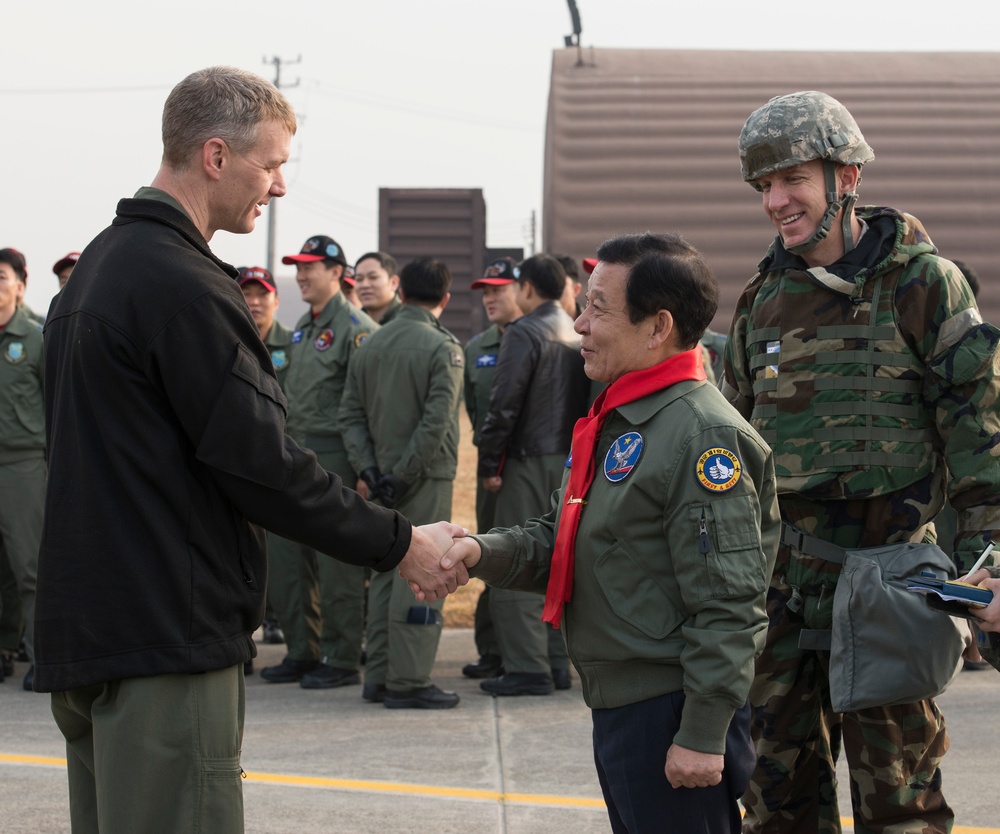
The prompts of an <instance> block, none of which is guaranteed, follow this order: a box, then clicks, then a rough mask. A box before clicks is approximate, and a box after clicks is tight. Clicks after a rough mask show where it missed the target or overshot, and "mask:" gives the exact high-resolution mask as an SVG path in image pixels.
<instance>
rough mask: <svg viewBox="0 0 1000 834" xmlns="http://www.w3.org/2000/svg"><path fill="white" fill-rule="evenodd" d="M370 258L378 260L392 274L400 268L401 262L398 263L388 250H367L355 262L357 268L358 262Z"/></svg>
mask: <svg viewBox="0 0 1000 834" xmlns="http://www.w3.org/2000/svg"><path fill="white" fill-rule="evenodd" d="M368 258H372V259H373V260H376V261H378V262H379V265H380V266H381V267H382V269H384V270H385V271H386V272H388V273H389V275H390V276H393V275H396V274H397V272H396V271H397V270H398V269H399V264H397V263H396V259H395V258H394V257H393V256H392V255H390V254H389V253H388V252H365V254H363V255H362V256H361V257H360V258H358V259H357V260H356V261H355V262H354V268H355V269H357V268H358V264H359V263H361V262H362V261H364V260H367V259H368Z"/></svg>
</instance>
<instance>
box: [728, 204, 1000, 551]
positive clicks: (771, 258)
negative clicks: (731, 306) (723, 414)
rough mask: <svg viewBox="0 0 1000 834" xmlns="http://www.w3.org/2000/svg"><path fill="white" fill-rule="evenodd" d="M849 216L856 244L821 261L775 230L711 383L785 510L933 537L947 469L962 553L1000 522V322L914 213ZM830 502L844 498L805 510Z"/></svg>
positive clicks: (819, 524) (819, 530)
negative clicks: (769, 459) (768, 457)
mask: <svg viewBox="0 0 1000 834" xmlns="http://www.w3.org/2000/svg"><path fill="white" fill-rule="evenodd" d="M858 216H859V218H861V219H862V220H863V221H864V222H865V223H866V224H867V229H866V232H865V234H864V236H863V237H862V238H861V241H860V242H859V244H858V246H857V247H856V248H855V249H854V250H852V251H851V252H849V253H847V254H846V255H845V256H844V257H843V258H842V259H841V260H839V261H838V262H837V263H835V264H831V265H830V266H828V267H825V268H824V267H814V268H812V269H809V268H807V266H806V264H805V262H804V261H802V260H801V259H800V258H798V257H797V256H795V255H792V254H790V253H788V252H787V251H786V250H785V249H784V247H783V246H782V245H781V242H780V239H776V240H775V242H774V243H773V244H772V246H771V248H770V249H769V250H768V252H767V254H766V256H765V257H764V259H763V260H762V261H761V263H760V265H759V267H758V269H759V272H758V273H757V275H755V276H754V277H753V278H752V279H751V280H750V281H749V282H748V284H747V286H746V287H745V288H744V291H743V294H742V296H741V298H740V300H739V302H738V304H737V309H736V313H735V315H734V318H733V324H732V327H731V329H730V334H729V340H728V342H727V345H726V361H725V379H724V381H723V385H722V389H723V393H725V394H726V396H727V398H728V399H729V401H730V402H731V403H733V405H734V406H736V408H737V409H738V410H739V411H740V413H741V414H743V415H744V417H746V418H747V419H748V420H749V421H750V422H751V424H752V425H753V426H754V428H756V429H757V430H758V431H759V432H760V434H761V436H762V437H764V438H765V440H767V441H768V443H770V444H771V445H772V447H773V449H774V452H775V470H776V472H777V476H778V484H779V496H780V497H781V498H782V505H783V514H784V515H785V517H786V520H789V521H792V523H795V524H797V526H800V527H804V528H811V529H810V530H808V531H809V532H813V533H814V534H815V535H818V536H820V537H822V538H825V539H827V540H830V541H834V542H836V543H837V544H840V545H841V546H844V547H856V546H873V545H877V544H884V543H890V542H894V541H908V540H922V539H925V538H930V537H931V536H932V535H933V533H932V532H931V530H932V528H931V526H930V525H931V522H932V520H933V517H934V515H935V514H936V513H937V512H938V510H939V509H940V508H941V506H942V504H943V502H944V497H945V493H944V490H945V483H946V480H947V479H948V472H949V471H950V473H951V477H950V481H949V482H948V484H947V490H948V496H949V497H950V498H951V500H952V503H953V505H954V507H955V508H956V510H958V512H959V524H958V536H957V540H958V544H957V550H958V554H957V555H956V559H957V561H958V563H959V566H960V567H962V566H964V565H965V564H969V563H971V562H972V561H973V560H974V559H975V557H976V555H977V554H978V553H979V552H980V551H981V550H982V548H983V543H984V541H985V539H987V538H990V537H992V535H993V534H994V532H997V531H996V530H995V528H1000V413H998V410H997V407H996V404H997V400H998V399H1000V377H998V376H997V371H998V369H1000V362H998V357H997V346H998V343H1000V331H998V330H997V329H996V328H995V327H993V326H992V325H989V324H985V323H983V321H982V319H981V317H980V315H979V310H978V308H977V307H976V302H975V299H974V298H973V296H972V293H971V291H970V290H969V288H968V286H967V284H966V283H965V282H964V281H963V280H962V278H961V274H960V272H959V270H958V269H957V267H955V266H954V265H953V264H952V263H951V262H949V261H946V260H944V259H943V258H939V257H937V256H936V253H937V249H936V248H935V246H934V244H933V243H932V242H931V240H930V238H929V236H928V235H927V233H926V231H925V230H924V228H923V226H921V225H920V222H919V221H918V220H916V218H914V217H911V216H910V215H906V214H902V213H900V212H897V211H896V210H895V209H890V208H874V207H867V208H864V209H861V210H859V211H858ZM799 499H802V502H801V504H797V502H798V501H799ZM831 501H837V502H853V503H850V506H848V505H843V504H842V505H841V506H840V509H836V508H830V507H827V509H826V510H824V511H821V512H818V511H817V508H816V506H815V504H816V503H817V502H818V503H820V504H824V503H827V502H831ZM845 508H846V509H845ZM785 510H788V511H787V512H785ZM949 544H950V543H945V548H946V549H947V548H948V546H949Z"/></svg>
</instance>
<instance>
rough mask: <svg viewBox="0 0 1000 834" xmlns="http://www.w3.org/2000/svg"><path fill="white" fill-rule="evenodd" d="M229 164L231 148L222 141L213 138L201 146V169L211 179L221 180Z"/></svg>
mask: <svg viewBox="0 0 1000 834" xmlns="http://www.w3.org/2000/svg"><path fill="white" fill-rule="evenodd" d="M228 164H229V146H228V145H227V144H226V143H225V142H224V141H222V139H219V138H218V137H213V138H212V139H209V140H208V141H207V142H205V144H204V145H202V146H201V167H202V169H203V170H204V171H205V173H206V174H207V175H208V176H209V177H210V178H211V179H213V180H217V179H219V178H220V177H221V176H222V171H223V169H224V168H225V167H226V166H227V165H228Z"/></svg>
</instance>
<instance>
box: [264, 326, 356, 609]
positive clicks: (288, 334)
mask: <svg viewBox="0 0 1000 834" xmlns="http://www.w3.org/2000/svg"><path fill="white" fill-rule="evenodd" d="M291 344H292V331H291V330H289V329H288V328H287V327H285V325H283V324H282V323H281V322H280V321H278V320H277V319H274V320H273V321H272V322H271V328H270V330H268V331H267V336H266V338H265V339H264V347H266V348H267V352H268V353H270V354H271V364H273V365H274V375H275V376H276V377H277V378H278V385H280V386H281V390H282V391H284V390H285V377H286V376H287V375H288V367H289V365H290V363H291V358H290V355H289V348H290V347H291ZM349 486H353V484H349ZM279 538H280V536H276V535H274V533H272V532H271V531H270V530H268V531H267V549H268V552H272V551H273V550H274V549H275V548H276V547H281V544H280V543H279V542H278V539H279ZM264 619H265V620H277V619H278V615H277V614H275V613H274V605H273V604H272V603H271V587H270V583H269V587H268V595H267V608H266V609H265V611H264Z"/></svg>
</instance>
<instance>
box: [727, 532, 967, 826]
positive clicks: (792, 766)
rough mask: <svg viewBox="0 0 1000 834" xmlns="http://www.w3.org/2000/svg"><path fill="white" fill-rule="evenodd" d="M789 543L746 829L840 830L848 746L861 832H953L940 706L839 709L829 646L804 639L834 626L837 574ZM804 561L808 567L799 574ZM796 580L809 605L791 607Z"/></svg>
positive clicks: (760, 671) (758, 698) (753, 696)
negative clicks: (833, 698)
mask: <svg viewBox="0 0 1000 834" xmlns="http://www.w3.org/2000/svg"><path fill="white" fill-rule="evenodd" d="M781 550H782V552H779V556H778V564H779V567H777V568H776V569H775V575H774V577H773V578H772V580H771V587H770V589H769V591H768V600H767V610H768V617H769V627H768V634H767V643H766V646H765V648H764V651H763V653H762V654H761V656H760V657H759V658H758V660H757V667H756V676H755V679H754V683H753V686H752V688H751V690H750V702H751V704H752V705H753V708H754V720H753V725H752V735H753V740H754V743H755V745H756V749H757V766H756V768H755V769H754V773H753V775H752V776H751V778H750V785H749V787H748V788H747V791H746V793H745V794H744V796H743V805H744V807H745V808H746V816H745V818H744V825H743V831H744V834H779V832H780V834H817V832H819V834H839V832H840V831H841V826H840V812H839V808H838V806H837V777H836V762H837V758H838V757H839V755H840V751H841V746H843V749H844V752H845V754H846V756H847V762H848V766H849V769H850V789H851V804H852V806H853V811H854V831H855V834H946V832H950V831H951V828H952V824H953V821H954V812H953V811H952V809H951V808H950V807H949V806H948V804H947V802H945V799H944V796H943V794H942V793H941V771H940V769H939V765H940V762H941V759H942V758H943V757H944V754H945V752H946V751H947V749H948V734H947V732H946V731H945V726H944V717H943V716H942V715H941V712H940V711H939V710H938V708H937V705H936V704H935V703H934V701H932V700H925V701H919V702H917V703H914V704H903V705H899V706H891V707H876V708H873V709H865V710H860V711H858V712H850V713H843V714H840V713H836V712H834V711H833V709H832V708H831V706H830V681H829V665H830V664H829V653H828V652H824V651H815V650H806V649H800V648H799V646H798V643H799V632H800V631H801V630H802V629H803V628H815V629H823V628H829V627H830V617H831V612H832V601H833V587H834V585H835V582H836V577H835V573H833V572H831V570H830V568H828V567H826V565H829V563H826V565H823V566H819V565H814V564H812V565H811V564H809V563H815V562H816V561H817V560H813V559H810V558H809V557H802V558H801V561H800V558H799V557H798V554H796V556H790V554H789V552H788V551H787V549H786V548H782V549H781ZM789 562H791V564H789ZM803 562H804V563H806V564H805V565H803V564H802V563H803ZM782 564H784V565H785V566H786V568H788V569H786V568H782V567H780V566H781V565H782ZM797 564H798V565H799V566H800V567H799V570H798V573H799V576H798V577H792V578H790V577H789V574H794V573H795V572H796V565H797ZM803 567H804V568H805V569H804V570H803V569H802V568H803ZM830 567H833V566H830ZM813 568H815V569H813ZM810 580H811V581H810ZM792 585H794V586H795V587H796V588H797V589H798V591H799V595H801V596H800V599H801V601H802V605H801V607H799V606H798V605H793V606H792V607H793V609H798V613H795V612H793V611H790V610H789V609H788V607H787V603H788V601H789V599H790V598H791V597H792V595H793V588H792Z"/></svg>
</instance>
